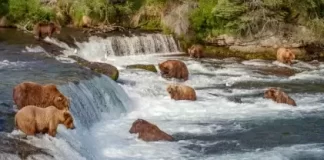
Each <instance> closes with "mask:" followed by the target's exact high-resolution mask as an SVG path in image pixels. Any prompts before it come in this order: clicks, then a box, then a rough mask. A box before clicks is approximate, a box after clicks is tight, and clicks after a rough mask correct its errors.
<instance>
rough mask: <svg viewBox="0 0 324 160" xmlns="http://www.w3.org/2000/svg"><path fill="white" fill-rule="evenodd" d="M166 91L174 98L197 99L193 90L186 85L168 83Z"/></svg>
mask: <svg viewBox="0 0 324 160" xmlns="http://www.w3.org/2000/svg"><path fill="white" fill-rule="evenodd" d="M167 91H168V93H169V94H170V96H171V98H172V99H174V100H191V101H195V100H196V99H197V97H196V92H195V90H194V89H193V88H191V87H189V86H186V85H174V84H169V85H168V87H167Z"/></svg>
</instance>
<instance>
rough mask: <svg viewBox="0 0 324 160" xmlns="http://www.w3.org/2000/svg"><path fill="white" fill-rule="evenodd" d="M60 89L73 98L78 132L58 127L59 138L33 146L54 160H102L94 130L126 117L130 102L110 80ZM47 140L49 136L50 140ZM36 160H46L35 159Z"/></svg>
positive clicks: (35, 141) (98, 79)
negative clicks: (43, 149)
mask: <svg viewBox="0 0 324 160" xmlns="http://www.w3.org/2000/svg"><path fill="white" fill-rule="evenodd" d="M58 89H59V90H60V91H61V92H62V93H63V94H64V95H65V96H67V97H68V98H70V99H71V100H70V104H71V108H70V111H71V112H72V115H73V118H74V124H75V126H76V129H74V130H69V129H65V127H63V126H62V125H60V126H59V127H58V134H57V138H46V136H43V137H42V138H40V139H39V138H33V139H32V140H31V141H32V142H31V143H32V144H34V145H36V146H38V147H40V148H45V149H48V150H49V151H50V154H51V155H53V156H54V157H53V158H54V159H66V158H67V157H69V159H70V158H71V159H78V160H79V159H80V160H81V159H82V160H85V159H87V160H97V159H101V158H100V157H98V155H100V153H98V152H99V149H98V148H97V146H96V145H95V144H96V143H97V142H96V140H94V139H93V135H92V133H91V127H92V126H93V124H94V123H96V122H100V121H101V119H102V118H103V117H104V119H117V118H119V117H120V116H122V114H124V113H127V112H128V111H129V110H130V109H131V108H130V104H131V103H130V99H129V97H128V95H127V94H126V92H125V91H124V90H123V89H122V87H121V86H119V85H118V84H117V83H116V82H114V81H113V80H111V79H110V78H109V77H107V76H103V75H102V76H100V77H93V78H91V79H88V80H80V81H78V82H69V83H67V84H64V85H60V86H58ZM47 137H48V136H47ZM34 157H35V159H43V158H40V157H38V156H34Z"/></svg>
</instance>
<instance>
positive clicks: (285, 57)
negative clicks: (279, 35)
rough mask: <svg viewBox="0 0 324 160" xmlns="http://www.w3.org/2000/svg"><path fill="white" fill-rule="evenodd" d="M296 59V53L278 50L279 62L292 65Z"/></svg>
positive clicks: (289, 50) (288, 50)
mask: <svg viewBox="0 0 324 160" xmlns="http://www.w3.org/2000/svg"><path fill="white" fill-rule="evenodd" d="M295 58H296V56H295V53H294V52H293V51H292V50H291V49H288V48H279V49H278V50H277V60H278V61H279V62H281V63H286V64H289V65H291V64H292V60H294V59H295Z"/></svg>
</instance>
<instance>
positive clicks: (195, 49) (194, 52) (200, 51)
mask: <svg viewBox="0 0 324 160" xmlns="http://www.w3.org/2000/svg"><path fill="white" fill-rule="evenodd" d="M188 54H189V56H190V58H198V59H199V58H202V57H204V47H203V46H202V45H200V44H194V45H192V46H191V47H190V48H188Z"/></svg>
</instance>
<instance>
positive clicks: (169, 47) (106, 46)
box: [45, 34, 180, 61]
mask: <svg viewBox="0 0 324 160" xmlns="http://www.w3.org/2000/svg"><path fill="white" fill-rule="evenodd" d="M45 40H46V41H48V42H50V43H53V44H55V45H58V46H60V47H62V48H65V49H66V50H65V51H64V54H65V55H71V54H75V53H76V51H77V55H78V56H80V57H82V58H85V57H91V59H90V60H91V61H104V60H106V59H107V58H108V57H115V56H118V57H120V56H136V55H148V54H163V53H179V52H180V51H179V47H178V45H177V42H176V40H175V39H174V38H173V36H171V35H164V34H141V35H133V36H130V37H129V36H111V37H106V38H101V37H97V36H91V37H89V39H88V41H86V42H75V45H76V46H77V50H75V49H71V48H70V47H68V45H66V44H65V43H64V42H61V41H58V40H55V39H53V38H47V39H45ZM88 60H89V59H88Z"/></svg>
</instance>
